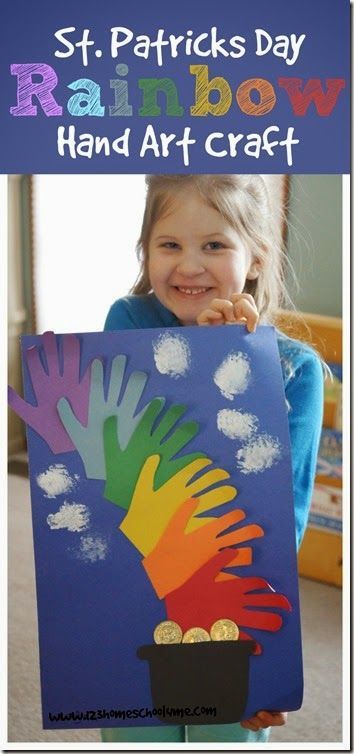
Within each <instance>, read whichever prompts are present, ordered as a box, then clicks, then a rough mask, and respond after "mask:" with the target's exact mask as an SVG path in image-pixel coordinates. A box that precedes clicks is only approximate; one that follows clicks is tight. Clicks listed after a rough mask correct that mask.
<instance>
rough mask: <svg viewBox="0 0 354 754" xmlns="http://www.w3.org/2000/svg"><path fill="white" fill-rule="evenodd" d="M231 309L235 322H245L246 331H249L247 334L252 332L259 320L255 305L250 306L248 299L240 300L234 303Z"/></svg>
mask: <svg viewBox="0 0 354 754" xmlns="http://www.w3.org/2000/svg"><path fill="white" fill-rule="evenodd" d="M233 307H234V314H235V321H236V322H240V321H242V320H246V326H247V330H249V332H254V331H255V329H256V327H257V324H258V320H259V314H258V311H257V309H256V306H255V304H254V303H253V304H252V303H251V302H250V301H249V300H248V299H245V298H241V299H239V300H238V301H235V303H234V305H233Z"/></svg>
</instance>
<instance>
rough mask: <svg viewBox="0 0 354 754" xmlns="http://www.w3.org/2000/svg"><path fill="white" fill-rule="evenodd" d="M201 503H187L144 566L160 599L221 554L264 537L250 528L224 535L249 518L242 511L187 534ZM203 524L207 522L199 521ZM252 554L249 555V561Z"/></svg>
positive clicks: (236, 555) (237, 554) (237, 556)
mask: <svg viewBox="0 0 354 754" xmlns="http://www.w3.org/2000/svg"><path fill="white" fill-rule="evenodd" d="M198 504H199V500H198V499H195V498H191V499H189V500H186V501H185V502H184V503H183V504H182V505H181V506H180V507H179V509H178V510H177V511H176V513H175V514H174V515H173V516H172V518H171V519H170V522H169V523H168V525H167V526H166V528H165V530H164V532H163V534H162V535H161V537H160V539H159V541H158V543H157V545H156V547H155V548H154V550H152V551H151V552H150V553H149V555H148V556H147V557H146V558H144V560H143V565H144V568H145V570H146V572H147V574H148V576H149V578H150V581H151V583H152V584H153V586H154V589H155V591H156V594H157V595H158V597H160V599H162V598H163V597H165V596H166V594H169V592H172V591H174V590H175V589H177V588H178V587H179V586H181V585H182V584H183V583H184V582H185V581H187V580H188V579H190V577H191V576H192V575H193V574H194V573H195V572H196V571H198V569H199V568H201V566H202V565H204V564H205V563H207V562H208V560H210V558H212V557H213V556H214V555H216V554H217V553H218V551H219V550H221V549H222V548H225V547H229V546H232V545H237V544H241V543H242V542H246V541H248V540H250V539H255V538H257V537H262V536H263V534H264V531H263V529H262V528H261V527H260V526H258V525H257V524H248V525H247V526H242V527H240V528H239V529H235V530H233V531H231V532H229V533H227V534H223V532H225V531H226V530H227V529H229V528H230V527H231V526H234V525H235V524H238V523H240V521H242V520H243V519H244V518H245V514H244V512H243V511H241V510H239V509H238V510H233V511H231V512H230V513H225V514H224V515H223V516H219V517H218V518H214V519H211V520H210V519H208V522H207V523H206V524H205V525H204V526H200V527H199V528H198V529H196V530H195V531H191V532H190V533H188V534H187V533H186V531H185V530H186V527H187V524H188V522H189V520H190V518H191V517H192V516H193V513H194V512H195V511H196V509H197V508H198ZM199 520H200V521H201V522H202V521H203V519H199ZM241 553H242V551H241V550H240V551H235V553H234V559H235V562H238V563H241V561H242V554H241ZM248 556H249V552H247V553H246V557H247V558H248Z"/></svg>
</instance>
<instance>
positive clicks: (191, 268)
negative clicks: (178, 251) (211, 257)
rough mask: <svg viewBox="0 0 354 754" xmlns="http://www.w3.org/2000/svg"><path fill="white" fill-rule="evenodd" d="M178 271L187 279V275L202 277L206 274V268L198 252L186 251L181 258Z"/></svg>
mask: <svg viewBox="0 0 354 754" xmlns="http://www.w3.org/2000/svg"><path fill="white" fill-rule="evenodd" d="M176 269H177V272H179V273H180V275H184V276H185V277H187V275H200V273H202V272H204V270H205V267H204V264H203V260H202V259H201V258H200V255H199V254H198V253H197V252H193V251H192V252H191V251H186V252H183V254H182V256H181V257H180V259H179V261H178V265H177V268H176Z"/></svg>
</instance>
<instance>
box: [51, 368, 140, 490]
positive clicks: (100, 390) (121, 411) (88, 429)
mask: <svg viewBox="0 0 354 754" xmlns="http://www.w3.org/2000/svg"><path fill="white" fill-rule="evenodd" d="M126 361H127V358H126V356H123V355H119V356H115V358H114V359H113V361H112V366H111V372H110V378H109V386H108V392H107V396H105V392H104V371H103V364H102V362H101V361H100V360H99V359H94V360H93V362H92V368H91V383H90V397H89V410H88V421H87V426H85V425H83V424H81V422H80V421H79V420H78V419H77V417H76V416H75V414H74V412H73V410H72V408H71V405H70V403H69V401H68V400H66V398H61V399H60V400H59V401H58V404H57V409H58V413H59V416H60V418H61V421H62V423H63V425H64V427H65V429H66V431H67V433H68V435H69V437H70V438H71V440H72V442H73V443H74V445H75V447H76V449H77V451H78V452H79V454H80V456H81V458H82V460H83V463H84V466H85V472H86V476H87V478H88V479H105V460H104V448H103V425H104V421H105V419H107V417H109V416H112V415H115V416H116V417H117V418H118V437H119V444H120V446H121V447H122V448H123V449H124V448H126V447H127V445H128V442H129V439H130V437H131V435H132V433H133V432H134V429H135V428H136V426H137V425H138V424H139V422H140V420H141V418H142V417H143V415H144V413H145V411H146V410H147V408H148V405H149V404H147V405H146V406H144V408H143V409H142V410H141V411H139V413H138V414H137V415H136V416H135V415H134V414H135V411H136V407H137V405H138V403H139V400H140V398H141V395H142V393H143V390H144V387H145V385H146V381H147V374H145V372H138V371H137V372H132V374H131V375H130V376H129V379H128V382H127V385H126V388H125V390H124V393H123V395H122V396H121V391H122V384H123V378H124V371H125V367H126ZM119 399H120V400H119ZM118 401H119V402H118Z"/></svg>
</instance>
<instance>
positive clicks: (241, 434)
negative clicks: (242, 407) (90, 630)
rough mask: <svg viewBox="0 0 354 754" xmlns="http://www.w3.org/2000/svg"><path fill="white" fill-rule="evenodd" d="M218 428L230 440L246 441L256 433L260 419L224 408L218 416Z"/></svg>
mask: <svg viewBox="0 0 354 754" xmlns="http://www.w3.org/2000/svg"><path fill="white" fill-rule="evenodd" d="M217 427H218V430H219V431H220V432H222V433H223V434H224V435H225V436H226V437H229V438H230V440H245V439H246V438H247V437H250V435H252V434H253V433H254V432H256V430H257V427H258V419H257V417H256V416H254V414H247V413H244V412H243V411H235V410H234V409H230V408H223V409H221V411H218V414H217Z"/></svg>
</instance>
